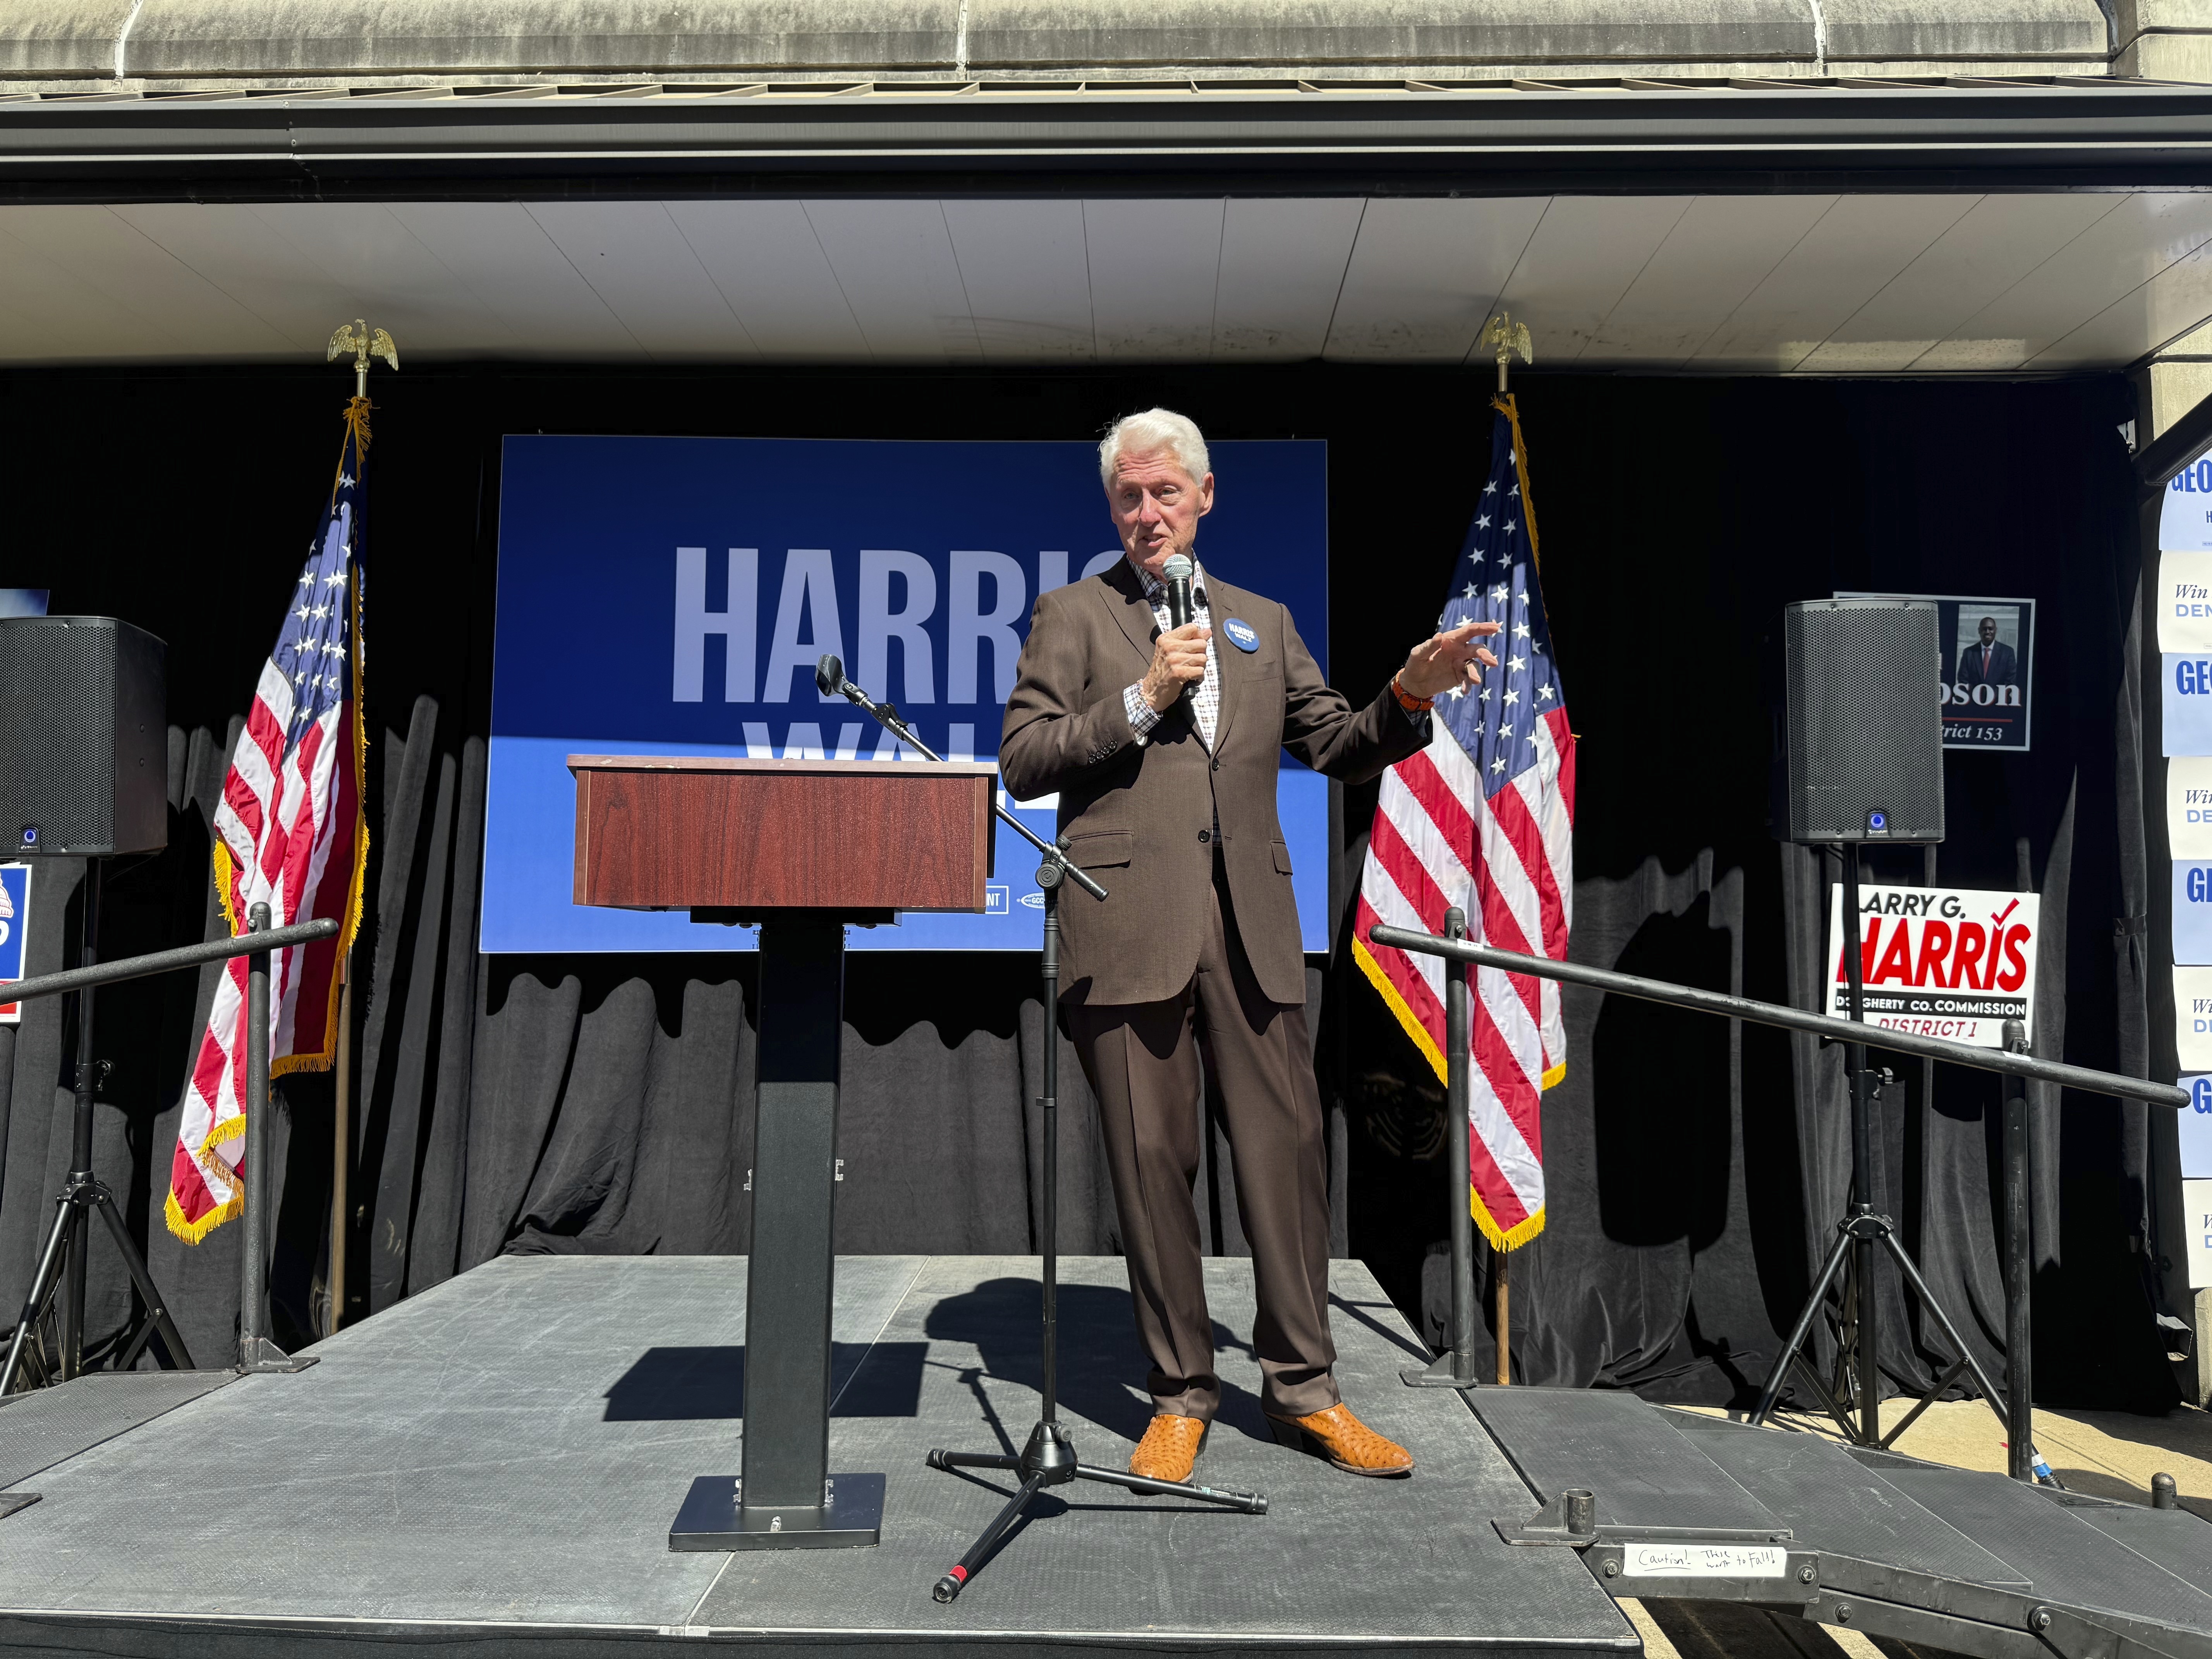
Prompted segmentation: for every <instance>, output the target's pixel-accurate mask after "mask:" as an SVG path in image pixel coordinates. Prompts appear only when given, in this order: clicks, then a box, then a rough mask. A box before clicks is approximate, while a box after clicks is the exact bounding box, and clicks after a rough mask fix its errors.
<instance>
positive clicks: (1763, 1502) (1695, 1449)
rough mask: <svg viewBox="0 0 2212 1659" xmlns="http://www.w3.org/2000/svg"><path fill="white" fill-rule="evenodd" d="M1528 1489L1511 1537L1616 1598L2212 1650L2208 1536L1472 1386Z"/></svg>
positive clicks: (1922, 1471)
mask: <svg viewBox="0 0 2212 1659" xmlns="http://www.w3.org/2000/svg"><path fill="white" fill-rule="evenodd" d="M1464 1398H1465V1399H1466V1400H1467V1401H1468V1406H1469V1407H1471V1408H1472V1409H1473V1411H1474V1414H1475V1416H1476V1417H1477V1418H1478V1419H1480V1421H1481V1423H1482V1425H1483V1426H1484V1428H1485V1429H1486V1431H1488V1432H1489V1434H1490V1436H1491V1437H1492V1439H1493V1440H1495V1441H1496V1442H1497V1443H1498V1448H1499V1449H1501V1450H1502V1451H1503V1452H1504V1454H1505V1456H1506V1458H1507V1459H1508V1461H1509V1462H1511V1464H1512V1465H1513V1468H1514V1470H1515V1472H1516V1474H1519V1476H1520V1477H1521V1479H1522V1481H1523V1482H1524V1483H1526V1485H1527V1486H1528V1490H1529V1492H1530V1495H1531V1498H1532V1499H1533V1500H1534V1504H1535V1505H1536V1508H1535V1510H1534V1513H1528V1514H1521V1515H1501V1516H1496V1517H1494V1518H1493V1523H1492V1524H1493V1525H1494V1526H1495V1527H1496V1528H1497V1530H1498V1534H1499V1535H1500V1536H1501V1537H1503V1538H1504V1539H1505V1540H1506V1541H1508V1542H1509V1543H1513V1544H1517V1545H1524V1546H1526V1547H1530V1548H1566V1549H1571V1550H1574V1551H1576V1552H1577V1553H1578V1554H1579V1555H1580V1557H1581V1559H1582V1561H1583V1565H1584V1566H1585V1567H1587V1568H1588V1569H1589V1572H1590V1575H1591V1577H1594V1578H1595V1579H1596V1581H1597V1582H1598V1583H1599V1584H1600V1585H1601V1587H1602V1588H1603V1589H1605V1590H1606V1591H1607V1593H1608V1594H1610V1595H1612V1596H1613V1597H1614V1599H1615V1600H1621V1599H1625V1598H1627V1597H1635V1598H1637V1599H1638V1600H1641V1601H1652V1600H1656V1599H1665V1598H1679V1599H1682V1600H1694V1601H1742V1602H1747V1603H1751V1604H1753V1605H1757V1606H1759V1607H1765V1608H1768V1609H1769V1610H1771V1611H1772V1612H1776V1613H1786V1614H1794V1615H1796V1616H1798V1617H1801V1618H1804V1619H1808V1620H1814V1621H1815V1622H1818V1623H1820V1624H1824V1625H1832V1626H1842V1627H1844V1628H1845V1629H1850V1630H1857V1631H1862V1632H1865V1633H1866V1634H1867V1635H1869V1636H1870V1637H1887V1638H1893V1639H1894V1640H1897V1641H1900V1642H1906V1643H1911V1644H1917V1645H1924V1646H1931V1647H1941V1648H1948V1649H1950V1650H1954V1651H1956V1652H1959V1653H1966V1654H1973V1655H1978V1656H1982V1659H2212V1524H2208V1523H2207V1522H2205V1521H2204V1520H2203V1519H2202V1518H2200V1517H2199V1516H2197V1515H2195V1514H2192V1513H2191V1512H2190V1511H2189V1510H2179V1509H2177V1510H2154V1509H2147V1508H2143V1507H2141V1506H2139V1505H2136V1504H2119V1503H2113V1502H2110V1501H2108V1500H2106V1499H2103V1498H2090V1497H2086V1496H2083V1495H2081V1494H2078V1493H2071V1492H2059V1491H2057V1490H2056V1489H2054V1488H2051V1487H2046V1486H2027V1485H2025V1484H2023V1483H2021V1482H2019V1481H2015V1480H2007V1479H2006V1478H2005V1477H2003V1476H2002V1475H1996V1474H1982V1473H1978V1472H1976V1471H1972V1470H1966V1469H1954V1468H1944V1467H1942V1466H1941V1465H1937V1464H1932V1463H1923V1462H1919V1461H1918V1460H1917V1459H1915V1458H1910V1457H1905V1456H1901V1455H1896V1454H1894V1453H1889V1452H1875V1451H1864V1450H1860V1449H1854V1448H1849V1447H1845V1446H1844V1445H1841V1444H1839V1443H1836V1442H1834V1441H1831V1440H1827V1439H1826V1438H1823V1437H1820V1436H1818V1435H1814V1434H1808V1433H1804V1432H1802V1431H1790V1430H1782V1429H1774V1428H1752V1427H1750V1426H1748V1425H1744V1424H1740V1423H1732V1422H1729V1421H1728V1420H1726V1419H1721V1418H1714V1417H1706V1416H1701V1415H1698V1414H1695V1413H1688V1412H1679V1411H1670V1410H1668V1409H1666V1408H1664V1407H1656V1406H1652V1405H1649V1404H1646V1403H1645V1402H1644V1401H1642V1400H1639V1399H1638V1398H1637V1397H1636V1396H1635V1395H1632V1394H1628V1393H1626V1392H1614V1391H1610V1390H1595V1389H1539V1388H1510V1389H1500V1388H1485V1389H1470V1390H1468V1392H1467V1394H1466V1395H1464Z"/></svg>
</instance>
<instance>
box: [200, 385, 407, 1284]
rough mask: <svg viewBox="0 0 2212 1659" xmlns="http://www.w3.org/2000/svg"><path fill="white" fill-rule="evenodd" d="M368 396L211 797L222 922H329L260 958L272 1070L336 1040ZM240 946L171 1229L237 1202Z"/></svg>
mask: <svg viewBox="0 0 2212 1659" xmlns="http://www.w3.org/2000/svg"><path fill="white" fill-rule="evenodd" d="M367 453H368V399H366V398H355V399H354V400H353V401H352V403H351V404H349V405H348V406H347V410H346V435H345V443H344V446H343V448H342V449H341V450H340V451H339V454H338V471H337V480H336V482H335V483H332V485H331V499H330V505H329V506H328V507H326V508H325V510H324V513H323V517H322V522H321V523H320V524H319V525H318V526H316V529H315V538H314V540H313V542H311V543H310V544H308V548H307V564H306V565H305V566H304V567H303V568H301V572H300V577H299V580H297V581H296V582H295V583H294V584H293V587H292V592H291V596H290V599H289V601H288V604H287V608H286V611H285V615H284V625H283V628H282V629H280V630H279V631H278V633H277V635H276V649H275V650H273V651H272V652H270V654H269V659H268V661H266V662H265V663H264V664H263V665H262V667H261V680H260V684H258V686H257V687H256V688H255V690H254V694H253V706H252V709H251V710H250V711H248V713H247V714H246V729H245V730H244V731H243V732H240V734H239V738H238V748H237V750H236V751H235V752H234V754H233V755H232V756H231V760H230V770H229V772H228V774H227V775H225V776H224V778H223V782H222V805H220V806H218V807H217V808H216V813H215V822H214V824H213V826H212V827H213V829H214V832H215V834H214V841H215V884H216V894H217V896H219V897H220V899H221V900H222V912H223V915H224V916H225V918H226V919H228V921H229V923H230V931H231V933H232V934H233V935H234V936H235V935H237V934H239V933H244V932H245V931H246V921H247V918H248V916H249V915H251V913H252V907H253V906H254V905H256V904H262V903H265V904H267V905H268V907H269V911H270V924H271V925H272V926H274V927H289V925H291V924H292V923H295V922H300V921H313V920H315V919H316V918H318V917H322V916H332V917H336V918H337V920H338V921H339V922H340V923H341V929H340V932H339V933H337V936H336V937H335V938H332V939H319V940H317V941H316V942H315V943H314V944H313V945H302V946H299V947H296V948H295V949H293V950H289V951H280V952H278V953H277V955H276V957H275V959H274V961H273V962H272V963H270V987H269V1016H270V1018H269V1025H270V1074H271V1075H272V1076H276V1075H281V1074H283V1073H286V1072H301V1071H322V1070H325V1069H326V1068H327V1067H328V1066H330V1065H331V1060H332V1059H333V1058H334V1057H335V1055H336V1054H337V1030H338V1020H337V1012H338V990H339V979H340V976H339V972H338V969H339V964H340V963H342V962H343V959H344V957H345V953H346V951H348V950H349V948H350V947H351V946H352V944H353V937H354V933H355V931H356V928H357V927H359V925H360V919H361V890H362V872H363V869H364V867H365V862H366V860H367V858H368V824H367V822H366V821H365V819H364V818H363V816H362V759H363V746H362V730H361V676H362V663H361V604H362V593H361V587H362V582H361V560H360V551H361V532H362V506H363V502H364V500H365V496H364V492H363V490H362V476H361V472H362V459H363V458H364V457H365V456H366V454H367ZM258 1104H259V1103H258V1102H253V1103H249V1102H248V1101H247V1100H246V958H245V957H232V958H231V959H230V961H229V963H228V964H227V971H226V972H225V973H224V975H223V976H222V980H221V981H219V982H218V983H217V985H216V995H215V1006H214V1008H213V1009H212V1011H211V1012H210V1014H209V1016H208V1025H207V1030H206V1031H205V1032H204V1034H203V1035H202V1036H201V1038H200V1050H199V1056H198V1059H197V1062H196V1063H195V1064H194V1065H193V1067H192V1075H191V1082H190V1083H189V1084H188V1085H186V1087H185V1112H184V1119H183V1121H182V1122H181V1123H180V1124H179V1126H178V1130H177V1151H176V1156H175V1158H173V1160H172V1161H171V1164H170V1170H169V1199H168V1204H167V1211H168V1220H169V1231H171V1232H173V1233H174V1234H176V1235H177V1237H179V1238H182V1239H184V1240H185V1242H186V1243H195V1244H196V1243H198V1242H199V1241H200V1240H201V1239H203V1238H204V1237H207V1235H208V1234H209V1233H210V1231H213V1230H214V1229H215V1228H216V1227H218V1226H220V1225H222V1223H223V1222H225V1221H228V1219H229V1218H231V1217H233V1216H234V1215H236V1214H237V1213H238V1212H239V1210H240V1208H241V1207H242V1206H243V1204H244V1201H245V1200H244V1197H243V1194H242V1190H241V1185H240V1169H239V1165H240V1163H241V1161H242V1160H243V1158H244V1156H245V1151H246V1142H245V1138H244V1137H245V1132H246V1111H247V1109H249V1106H250V1105H251V1106H258Z"/></svg>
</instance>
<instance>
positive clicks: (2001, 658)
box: [1836, 593, 2035, 750]
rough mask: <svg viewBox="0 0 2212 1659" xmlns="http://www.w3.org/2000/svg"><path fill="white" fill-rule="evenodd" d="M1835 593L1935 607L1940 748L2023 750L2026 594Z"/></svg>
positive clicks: (2029, 651)
mask: <svg viewBox="0 0 2212 1659" xmlns="http://www.w3.org/2000/svg"><path fill="white" fill-rule="evenodd" d="M1836 597H1837V598H1838V599H1905V600H1909V601H1911V603H1913V604H1916V605H1932V606H1934V607H1935V611H1936V639H1937V641H1939V642H1940V644H1941V646H1942V653H1943V665H1942V704H1943V746H1944V747H1945V748H1946V749H2008V750H2025V749H2026V748H2027V746H2028V714H2029V709H2030V706H2031V705H2030V699H2029V696H2028V691H2029V684H2028V681H2029V674H2028V669H2029V665H2030V664H2031V663H2032V662H2033V656H2034V645H2035V601H2034V600H2033V599H1963V598H1960V597H1959V596H1957V595H1954V594H1948V593H1838V594H1837V595H1836Z"/></svg>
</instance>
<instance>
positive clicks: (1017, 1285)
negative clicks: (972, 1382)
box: [923, 1279, 1267, 1457]
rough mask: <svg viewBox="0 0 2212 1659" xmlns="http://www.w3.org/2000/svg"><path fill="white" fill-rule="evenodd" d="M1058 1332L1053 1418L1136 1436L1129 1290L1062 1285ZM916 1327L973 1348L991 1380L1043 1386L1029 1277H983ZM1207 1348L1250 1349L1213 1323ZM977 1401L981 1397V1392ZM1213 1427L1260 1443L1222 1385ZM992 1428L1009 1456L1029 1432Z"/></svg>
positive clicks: (1247, 1415) (1242, 1399) (1024, 1426)
mask: <svg viewBox="0 0 2212 1659" xmlns="http://www.w3.org/2000/svg"><path fill="white" fill-rule="evenodd" d="M1059 1328H1060V1371H1059V1376H1058V1379H1057V1381H1058V1386H1059V1392H1060V1407H1061V1411H1060V1420H1061V1421H1062V1422H1063V1423H1065V1422H1066V1421H1067V1419H1069V1418H1071V1417H1078V1418H1082V1419H1086V1420H1088V1421H1090V1422H1092V1423H1095V1424H1097V1425H1098V1426H1099V1427H1100V1428H1103V1429H1105V1430H1106V1431H1109V1433H1113V1434H1118V1435H1120V1436H1121V1437H1123V1438H1124V1439H1128V1440H1137V1439H1140V1438H1142V1437H1143V1436H1144V1432H1145V1425H1146V1424H1147V1423H1148V1422H1150V1421H1151V1420H1152V1401H1150V1399H1149V1398H1147V1397H1146V1394H1145V1391H1144V1379H1145V1376H1146V1370H1148V1366H1147V1364H1146V1359H1145V1353H1144V1350H1143V1349H1142V1348H1141V1347H1140V1346H1139V1345H1138V1342H1137V1331H1136V1317H1135V1313H1134V1310H1133V1304H1132V1302H1131V1301H1130V1297H1129V1293H1128V1291H1126V1290H1121V1289H1120V1288H1118V1287H1115V1286H1109V1285H1061V1286H1060V1316H1059ZM923 1329H924V1331H925V1333H926V1334H927V1335H928V1336H929V1337H931V1338H932V1339H933V1340H937V1341H940V1342H961V1343H968V1344H970V1345H972V1346H974V1347H975V1350H976V1352H977V1355H978V1357H979V1358H981V1361H982V1374H983V1376H987V1377H989V1378H990V1379H991V1380H993V1381H994V1382H1000V1383H1015V1384H1018V1385H1019V1386H1020V1387H1023V1388H1026V1389H1036V1390H1039V1391H1042V1389H1043V1387H1044V1356H1043V1345H1044V1334H1043V1328H1042V1323H1041V1322H1040V1316H1039V1304H1038V1287H1037V1282H1036V1280H1035V1279H987V1280H986V1281H984V1282H983V1283H982V1284H981V1285H976V1286H975V1289H973V1290H970V1291H962V1292H961V1293H960V1294H959V1295H957V1296H948V1297H945V1299H944V1300H942V1301H941V1302H939V1303H938V1304H937V1305H936V1306H934V1307H933V1308H932V1309H931V1310H929V1318H928V1321H927V1323H926V1325H925V1326H924V1327H923ZM1213 1346H1214V1347H1215V1349H1216V1350H1217V1351H1220V1350H1229V1351H1232V1352H1243V1353H1244V1354H1246V1355H1248V1356H1249V1354H1250V1353H1251V1352H1252V1348H1251V1345H1250V1344H1249V1342H1246V1341H1244V1340H1241V1339H1240V1338H1238V1337H1237V1336H1235V1335H1233V1334H1231V1332H1230V1330H1229V1328H1228V1327H1227V1326H1225V1325H1224V1324H1222V1323H1221V1322H1219V1321H1218V1320H1216V1321H1215V1322H1214V1325H1213ZM977 1397H978V1399H979V1401H982V1399H983V1396H982V1392H981V1389H977ZM983 1403H984V1407H985V1411H986V1413H987V1414H989V1415H995V1413H991V1412H990V1408H989V1405H988V1402H987V1401H983ZM1215 1422H1216V1423H1217V1424H1218V1425H1219V1426H1221V1427H1223V1428H1234V1429H1236V1430H1237V1431H1241V1432H1243V1433H1245V1434H1249V1435H1251V1436H1253V1437H1255V1438H1257V1439H1266V1438H1267V1424H1266V1422H1265V1420H1264V1419H1262V1418H1261V1414H1260V1401H1259V1400H1258V1398H1257V1397H1256V1396H1255V1395H1253V1394H1252V1393H1251V1392H1250V1391H1249V1390H1248V1389H1242V1388H1239V1387H1237V1385H1236V1384H1235V1383H1231V1382H1229V1381H1227V1380H1226V1379H1225V1380H1224V1381H1223V1383H1222V1384H1221V1409H1220V1411H1219V1413H1218V1415H1217V1416H1216V1418H1215ZM997 1426H998V1428H999V1431H1000V1435H1001V1437H1003V1438H1006V1439H1008V1440H1009V1441H1010V1442H1011V1444H1010V1446H1009V1447H1008V1449H1010V1450H1013V1451H1018V1450H1019V1449H1021V1446H1022V1443H1023V1442H1024V1441H1025V1440H1026V1439H1027V1438H1028V1436H1029V1431H1030V1424H1029V1423H1028V1422H1021V1423H1006V1424H1000V1425H997ZM1090 1455H1091V1454H1090V1453H1089V1452H1087V1451H1086V1452H1085V1456H1086V1457H1088V1456H1090Z"/></svg>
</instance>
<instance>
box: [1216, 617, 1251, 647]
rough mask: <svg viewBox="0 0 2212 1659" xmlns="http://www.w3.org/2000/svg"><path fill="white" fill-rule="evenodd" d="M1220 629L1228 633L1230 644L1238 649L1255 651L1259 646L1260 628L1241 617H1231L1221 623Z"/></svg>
mask: <svg viewBox="0 0 2212 1659" xmlns="http://www.w3.org/2000/svg"><path fill="white" fill-rule="evenodd" d="M1221 631H1222V632H1223V633H1225V634H1226V635H1229V642H1230V644H1231V645H1233V646H1235V647H1237V649H1238V650H1239V651H1257V650H1258V649H1259V648H1260V630H1259V629H1256V628H1255V627H1253V626H1252V624H1251V623H1248V622H1246V621H1244V620H1243V618H1242V617H1231V618H1230V619H1229V620H1228V621H1227V622H1225V623H1222V624H1221Z"/></svg>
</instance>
